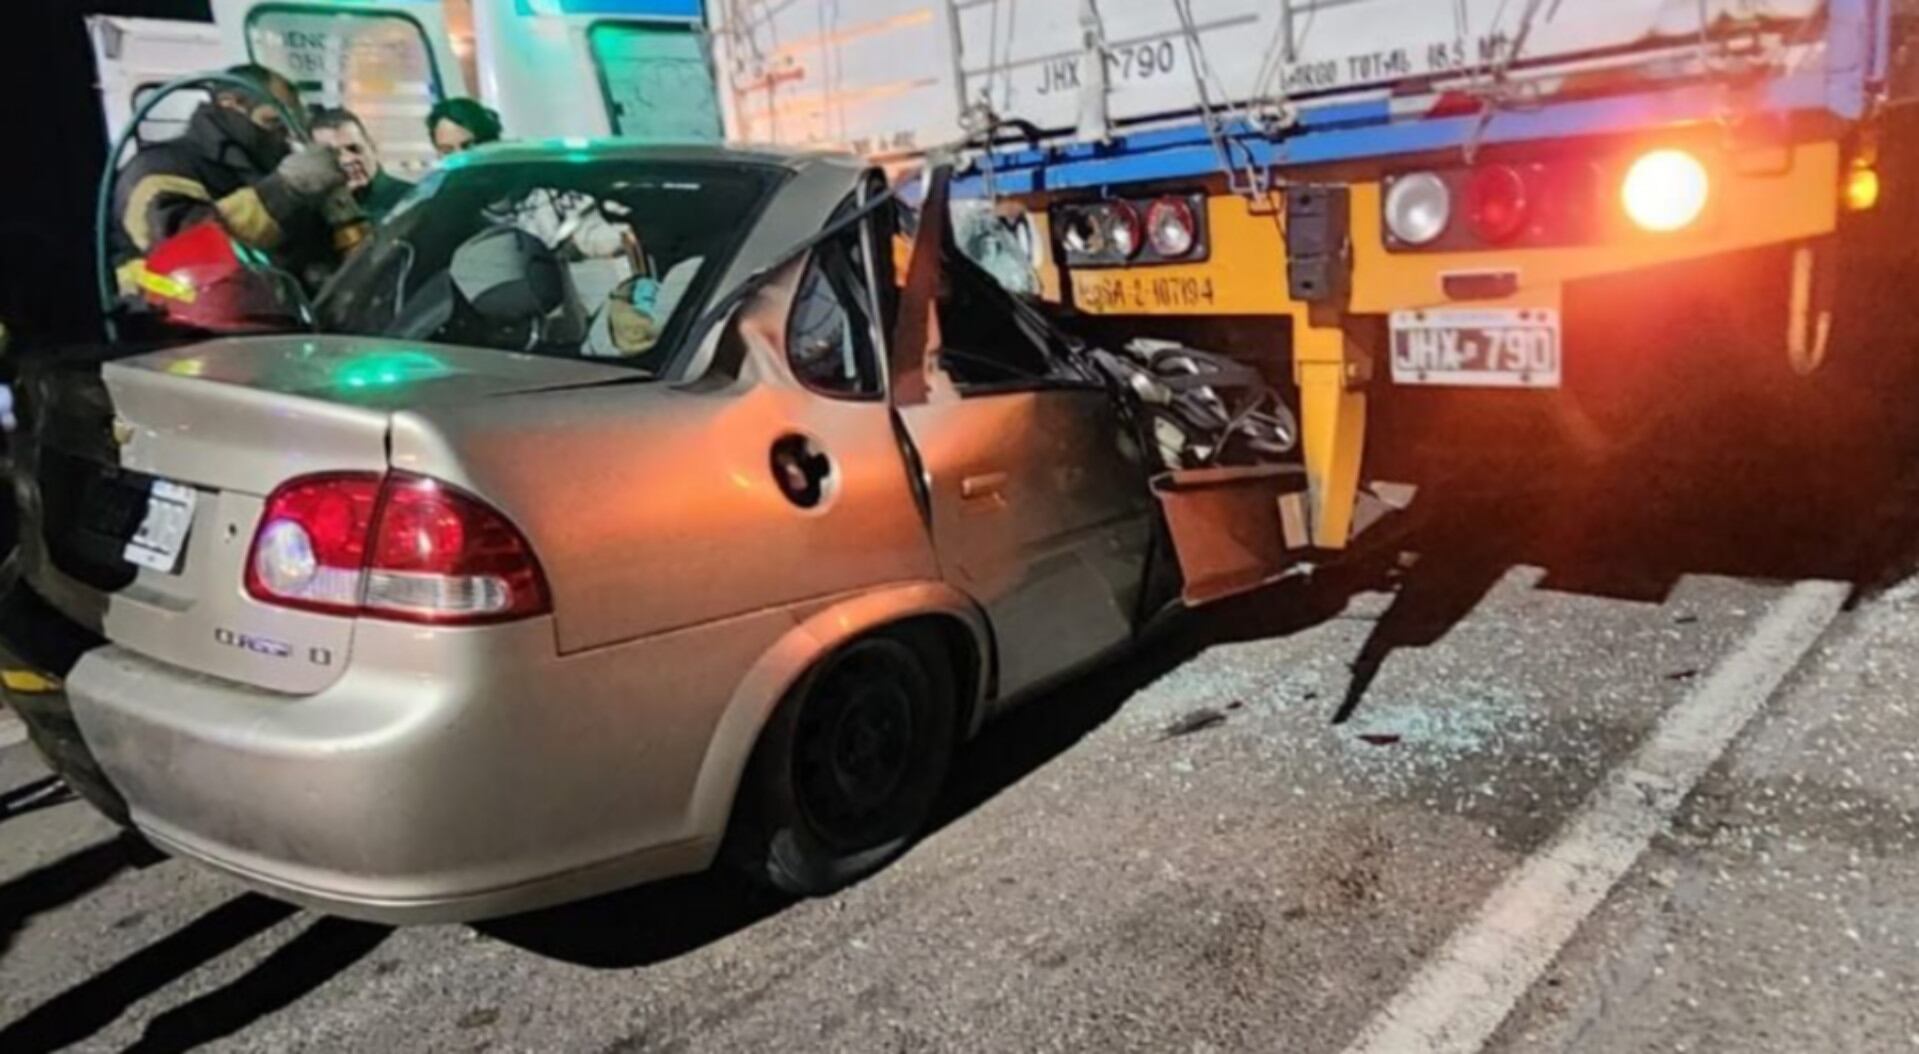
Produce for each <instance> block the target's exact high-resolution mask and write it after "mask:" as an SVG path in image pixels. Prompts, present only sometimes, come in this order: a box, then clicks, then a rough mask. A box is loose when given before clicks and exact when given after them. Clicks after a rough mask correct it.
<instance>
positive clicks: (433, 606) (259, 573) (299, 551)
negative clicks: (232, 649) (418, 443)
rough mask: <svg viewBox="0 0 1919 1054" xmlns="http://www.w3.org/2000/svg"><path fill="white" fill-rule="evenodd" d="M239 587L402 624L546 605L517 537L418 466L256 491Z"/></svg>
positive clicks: (274, 599) (539, 578) (531, 611)
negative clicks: (415, 471)
mask: <svg viewBox="0 0 1919 1054" xmlns="http://www.w3.org/2000/svg"><path fill="white" fill-rule="evenodd" d="M246 589H247V593H248V594H249V595H250V596H252V597H253V598H254V599H256V600H259V601H262V602H264V603H268V604H275V605H279V606H282V607H294V608H301V609H304V610H309V611H322V612H328V613H333V614H359V615H367V616H371V617H376V618H386V619H396V620H399V621H404V622H427V623H435V624H446V625H468V624H474V623H484V622H505V621H510V620H513V619H519V618H526V617H528V616H532V615H538V614H543V613H545V612H547V611H550V610H551V609H552V606H551V602H550V600H549V597H548V593H547V588H546V580H545V577H544V575H542V573H541V571H540V566H539V562H538V561H537V560H536V559H535V558H534V555H533V550H532V547H531V546H530V545H528V544H527V541H526V538H525V537H524V536H523V535H522V534H521V533H520V532H519V530H518V529H517V528H515V527H514V526H513V524H512V523H510V522H509V521H508V520H507V519H506V517H504V516H502V515H501V514H500V513H499V512H497V511H495V510H494V509H492V508H490V507H489V506H487V505H486V504H485V503H484V502H482V501H480V500H479V499H478V498H475V497H473V496H472V495H469V494H467V493H465V492H463V491H460V490H458V489H456V488H453V487H450V486H448V485H446V484H444V483H440V482H439V481H437V480H432V479H427V478H425V477H421V476H410V475H388V476H376V475H371V474H339V475H324V476H307V477H302V478H300V479H296V480H293V481H291V482H289V483H287V484H285V485H283V486H281V487H280V488H279V489H278V490H276V491H274V492H273V495H272V496H271V497H269V498H268V499H267V505H266V510H265V512H264V514H263V515H262V516H261V518H260V528H259V530H258V532H257V533H256V534H255V535H254V539H253V548H252V551H251V553H249V555H248V557H247V569H246Z"/></svg>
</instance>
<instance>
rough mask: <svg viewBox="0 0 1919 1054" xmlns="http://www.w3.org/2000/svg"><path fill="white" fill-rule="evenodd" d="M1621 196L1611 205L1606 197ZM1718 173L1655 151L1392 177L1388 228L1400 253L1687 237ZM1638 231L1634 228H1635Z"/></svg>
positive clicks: (1673, 151) (1385, 214) (1689, 158)
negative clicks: (1613, 233) (1628, 234)
mask: <svg viewBox="0 0 1919 1054" xmlns="http://www.w3.org/2000/svg"><path fill="white" fill-rule="evenodd" d="M1608 183H1611V185H1613V186H1614V187H1615V188H1616V194H1614V195H1613V197H1612V198H1611V200H1612V202H1613V204H1612V205H1611V206H1608V204H1607V201H1608V196H1607V194H1606V192H1604V191H1603V190H1602V189H1601V188H1602V187H1604V186H1606V185H1607V184H1608ZM1711 198H1712V174H1711V171H1710V170H1709V169H1708V168H1707V167H1706V164H1705V162H1704V161H1702V160H1700V158H1699V157H1698V156H1696V155H1695V154H1693V153H1691V152H1690V151H1686V150H1681V149H1677V148H1672V147H1662V148H1659V149H1654V150H1649V151H1646V152H1644V153H1641V154H1638V155H1636V156H1633V157H1630V158H1627V159H1625V160H1624V161H1623V163H1619V164H1616V165H1615V164H1604V165H1602V164H1596V163H1594V162H1592V161H1589V160H1577V159H1554V160H1549V161H1529V162H1514V163H1505V162H1493V163H1488V164H1483V165H1479V166H1477V167H1473V168H1458V169H1440V170H1433V171H1423V172H1406V173H1399V174H1395V175H1390V176H1387V177H1386V180H1385V186H1384V195H1383V198H1382V204H1381V212H1382V216H1381V221H1382V225H1383V226H1384V229H1385V238H1386V246H1387V248H1389V249H1392V250H1394V251H1397V252H1418V251H1429V252H1470V251H1473V250H1480V249H1491V248H1546V247H1551V246H1563V245H1578V244H1581V243H1585V242H1591V241H1596V240H1598V239H1599V238H1600V237H1602V236H1603V235H1604V234H1605V233H1606V232H1607V231H1608V230H1618V229H1621V228H1622V226H1623V227H1624V229H1627V230H1631V229H1635V228H1636V229H1638V230H1639V231H1642V232H1646V233H1652V234H1668V233H1672V232H1676V231H1682V230H1686V229H1687V228H1690V227H1692V226H1693V225H1694V224H1696V223H1698V222H1699V221H1700V219H1701V218H1702V217H1703V216H1704V215H1705V213H1706V209H1707V206H1708V204H1709V203H1710V201H1711ZM1627 225H1629V226H1627Z"/></svg>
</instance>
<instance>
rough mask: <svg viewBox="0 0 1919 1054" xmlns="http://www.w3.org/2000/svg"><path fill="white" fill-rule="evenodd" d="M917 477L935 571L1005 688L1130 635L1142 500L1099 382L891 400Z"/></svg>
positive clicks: (1143, 541) (1148, 527)
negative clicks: (968, 613)
mask: <svg viewBox="0 0 1919 1054" xmlns="http://www.w3.org/2000/svg"><path fill="white" fill-rule="evenodd" d="M900 412H901V417H902V420H903V421H904V422H905V425H906V429H907V432H908V434H909V435H910V436H911V438H912V441H913V444H914V446H915V448H916V450H917V452H918V455H919V459H920V462H921V466H922V469H923V471H924V473H925V476H926V478H927V481H928V484H929V493H930V501H931V511H932V533H933V543H934V547H935V550H936V551H937V553H938V557H939V561H940V567H941V571H942V573H943V574H944V575H945V577H946V578H947V580H948V581H950V582H951V583H952V584H953V585H955V586H956V587H958V588H960V589H962V590H964V591H965V592H966V593H967V594H968V595H969V596H972V597H973V598H974V599H975V600H976V601H978V602H979V603H980V605H981V606H982V607H983V608H984V609H985V610H986V612H987V615H988V617H989V619H990V620H991V623H992V626H993V631H994V635H995V638H996V641H997V648H998V654H999V660H1000V671H999V689H1000V692H1001V694H1003V695H1007V694H1012V693H1014V692H1018V691H1020V690H1021V689H1023V688H1026V687H1029V686H1031V685H1033V684H1035V683H1037V682H1039V681H1041V680H1044V679H1045V678H1047V677H1049V676H1052V675H1053V674H1056V673H1059V672H1061V671H1063V670H1066V669H1070V668H1071V667H1073V666H1076V665H1078V664H1080V663H1083V662H1085V661H1087V660H1089V659H1092V658H1095V657H1097V656H1098V655H1100V654H1101V653H1103V652H1105V651H1107V650H1109V649H1111V648H1113V647H1114V646H1116V645H1119V644H1121V643H1123V642H1125V641H1126V640H1127V639H1129V638H1130V636H1131V634H1132V630H1133V621H1134V616H1135V612H1136V610H1137V607H1138V602H1139V590H1140V587H1141V581H1142V577H1143V571H1144V561H1145V553H1146V550H1147V547H1148V544H1149V541H1150V538H1151V532H1152V521H1151V508H1150V506H1149V504H1148V501H1149V498H1148V491H1147V487H1146V482H1145V478H1144V476H1143V474H1142V472H1141V469H1140V465H1139V461H1138V456H1137V452H1136V450H1135V449H1133V447H1132V445H1131V444H1130V443H1129V442H1128V440H1127V438H1126V434H1125V432H1124V430H1123V429H1122V428H1121V427H1120V425H1119V421H1118V418H1117V415H1116V413H1115V412H1114V409H1113V405H1112V403H1111V397H1110V396H1109V395H1108V394H1107V393H1106V392H1105V391H1103V390H1099V389H1093V388H1085V389H1060V388H1051V389H1039V390H1030V391H1013V392H999V393H992V394H980V395H972V396H966V397H959V398H951V399H945V400H940V401H935V402H928V403H924V404H921V405H917V406H907V407H902V408H901V411H900Z"/></svg>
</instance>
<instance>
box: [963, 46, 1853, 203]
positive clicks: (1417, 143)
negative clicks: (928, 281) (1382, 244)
mask: <svg viewBox="0 0 1919 1054" xmlns="http://www.w3.org/2000/svg"><path fill="white" fill-rule="evenodd" d="M1829 87H1830V86H1829V85H1828V84H1827V77H1826V76H1825V75H1824V74H1823V73H1807V74H1798V75H1794V76H1791V77H1785V78H1781V79H1779V80H1777V81H1774V82H1772V83H1771V84H1770V85H1768V86H1767V88H1766V89H1765V91H1764V94H1763V96H1762V97H1761V98H1762V99H1763V101H1762V102H1761V103H1760V104H1759V108H1761V109H1765V110H1774V111H1800V110H1820V109H1826V108H1827V106H1826V104H1827V102H1828V92H1829ZM1725 103H1726V92H1725V90H1724V89H1723V88H1721V87H1719V86H1717V85H1695V86H1692V87H1688V88H1683V89H1676V90H1673V91H1668V92H1657V93H1648V94H1640V95H1625V96H1614V97H1609V98H1602V99H1589V100H1581V101H1577V102H1565V103H1555V104H1550V105H1546V106H1540V107H1536V108H1532V109H1525V110H1501V111H1499V112H1497V113H1495V114H1494V115H1493V116H1492V117H1491V119H1490V120H1486V121H1485V122H1484V126H1483V128H1482V124H1481V121H1482V118H1481V117H1480V115H1478V114H1469V115H1465V116H1459V117H1439V118H1426V119H1423V120H1407V121H1399V122H1392V121H1385V122H1381V123H1375V124H1371V125H1365V124H1352V125H1345V126H1340V125H1335V126H1332V127H1326V128H1322V129H1319V130H1313V129H1312V128H1311V127H1307V128H1305V129H1303V130H1295V131H1294V132H1293V133H1291V134H1290V135H1289V136H1288V137H1287V138H1285V139H1282V140H1279V141H1276V142H1275V141H1270V140H1267V139H1264V138H1257V137H1251V136H1246V135H1243V134H1242V135H1236V136H1234V137H1233V139H1232V142H1233V146H1232V156H1233V158H1234V161H1235V163H1236V164H1238V165H1252V166H1254V167H1258V168H1281V167H1290V166H1299V165H1314V164H1326V163H1330V162H1335V161H1354V160H1366V159H1376V158H1381V157H1392V156H1396V155H1403V154H1419V153H1425V152H1429V151H1438V150H1449V149H1460V148H1463V147H1464V146H1465V145H1466V144H1467V143H1468V142H1471V141H1473V140H1474V139H1475V133H1478V134H1477V137H1476V138H1477V140H1478V142H1480V143H1482V144H1492V143H1516V142H1528V141H1536V140H1542V139H1563V138H1571V137H1577V136H1588V135H1607V134H1617V133H1621V132H1632V131H1640V130H1645V129H1649V128H1661V127H1671V126H1675V125H1682V124H1689V123H1695V122H1699V121H1706V120H1713V119H1716V118H1718V117H1719V116H1721V115H1722V114H1723V113H1724V111H1725ZM1386 108H1387V104H1386V103H1385V102H1384V101H1382V102H1380V103H1379V104H1378V109H1379V111H1380V112H1381V113H1382V114H1383V113H1384V112H1385V111H1386ZM1179 132H1180V134H1170V133H1169V134H1164V135H1162V136H1160V137H1159V138H1158V140H1157V141H1158V142H1160V143H1162V144H1164V145H1162V146H1161V147H1159V148H1158V149H1152V150H1142V149H1140V148H1139V147H1138V145H1137V143H1138V141H1139V140H1138V138H1137V137H1135V138H1129V139H1122V140H1117V141H1115V142H1114V143H1112V144H1108V145H1104V146H1098V145H1077V144H1076V145H1074V146H1072V147H1068V148H1066V149H1063V150H1060V151H1058V152H1057V153H1054V154H1052V155H1049V156H1048V159H1047V160H1044V161H1040V160H1039V155H1036V154H1034V153H1032V152H1026V153H1024V154H1022V155H1019V159H1018V160H1015V158H1013V157H1008V156H1004V155H1001V156H1000V157H998V158H997V159H996V162H995V164H994V182H995V185H996V186H997V188H998V189H999V192H1000V193H1003V194H1028V193H1035V192H1038V191H1045V190H1085V189H1090V188H1095V187H1103V186H1115V185H1122V184H1128V183H1146V182H1159V181H1165V180H1178V179H1193V178H1199V177H1204V176H1211V175H1216V174H1218V172H1219V171H1220V162H1219V155H1218V153H1217V152H1216V151H1215V150H1214V148H1213V145H1212V143H1211V141H1210V140H1209V139H1208V138H1207V136H1206V132H1205V129H1204V127H1203V126H1199V125H1193V126H1189V127H1186V128H1183V129H1181V130H1179ZM1019 161H1025V164H1020V163H1019ZM1035 162H1038V163H1035ZM979 179H980V177H979V175H978V173H977V172H975V173H973V174H972V175H971V176H970V178H969V179H968V180H967V181H966V183H965V189H967V190H971V191H974V192H977V191H978V189H979V188H978V187H977V186H976V185H975V184H977V183H978V182H979Z"/></svg>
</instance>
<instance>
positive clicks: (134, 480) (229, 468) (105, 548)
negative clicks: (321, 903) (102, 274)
mask: <svg viewBox="0 0 1919 1054" xmlns="http://www.w3.org/2000/svg"><path fill="white" fill-rule="evenodd" d="M632 376H633V375H632V374H631V373H630V372H629V371H626V370H623V369H621V368H619V367H614V366H606V365H601V364H592V363H580V362H573V361H563V360H553V359H540V358H534V357H531V356H519V355H510V354H504V353H500V352H492V351H484V350H478V349H457V348H443V347H433V346H422V345H406V346H400V345H395V344H392V343H390V342H384V341H370V340H361V339H355V338H338V337H333V338H326V337H275V338H256V339H251V340H234V341H216V342H213V343H210V344H201V345H193V346H190V347H186V348H181V349H175V350H171V351H165V352H157V353H153V354H148V355H142V356H137V357H134V358H129V359H123V360H119V361H113V362H108V363H106V364H104V365H100V366H88V367H77V368H75V367H69V368H55V369H50V370H43V371H39V372H37V373H36V374H35V375H34V376H33V377H31V378H30V379H29V380H28V386H29V387H28V401H29V406H30V408H31V411H32V413H33V425H32V432H31V437H30V439H29V441H28V442H26V443H24V444H23V449H22V451H21V461H22V467H23V469H25V472H24V476H25V479H26V489H27V498H28V500H27V503H26V504H27V509H28V517H29V521H30V523H29V529H28V530H26V531H25V532H23V534H24V537H23V556H24V557H25V568H26V571H27V574H28V576H29V578H30V579H31V581H32V582H33V583H34V584H35V586H36V587H37V588H38V589H39V591H40V592H41V593H42V594H43V595H44V596H45V597H46V598H47V599H48V600H49V601H50V602H51V603H53V604H54V606H55V607H57V608H59V609H60V610H61V611H62V612H63V613H65V614H66V615H67V616H68V617H70V618H73V619H75V620H76V621H78V622H80V623H82V624H83V625H86V626H88V627H89V628H91V629H93V630H94V631H95V632H98V633H100V634H101V635H102V636H104V637H106V638H107V639H108V640H111V641H113V642H114V643H116V644H119V645H121V646H123V647H126V648H129V649H131V650H133V651H136V652H139V653H141V654H143V655H146V656H148V657H150V658H153V659H156V660H159V661H161V662H165V663H169V664H172V665H175V666H179V667H183V668H185V669H188V670H192V671H195V672H197V673H201V674H206V675H211V676H215V677H221V678H225V679H228V680H233V681H239V682H242V683H246V684H250V685H254V686H257V687H261V688H265V689H269V690H273V691H280V692H287V693H295V694H306V693H312V692H317V691H320V690H321V689H323V688H325V687H326V686H327V685H329V684H331V683H332V682H333V680H334V679H335V678H337V677H338V676H339V675H340V673H341V672H342V671H343V670H344V668H345V663H346V661H347V659H348V657H349V655H350V653H351V649H352V642H353V633H354V627H355V621H356V620H354V619H352V618H345V617H340V616H337V615H325V614H315V613H311V612H305V611H297V610H293V609H289V608H282V607H276V606H273V605H268V604H263V603H260V602H259V601H256V600H254V599H253V598H251V597H250V596H248V595H247V594H246V592H245V589H244V588H243V581H244V570H245V563H246V559H247V555H248V552H249V550H250V547H251V543H252V539H253V535H254V533H255V531H256V529H257V527H258V525H259V519H260V516H261V512H262V510H263V508H264V506H265V501H266V497H267V495H268V494H270V493H271V492H272V491H273V490H274V488H276V487H278V486H279V485H280V484H282V483H284V482H286V481H287V480H289V479H293V478H295V477H298V476H303V475H309V474H313V473H322V472H366V473H381V472H384V471H386V469H387V467H388V449H387V447H388V432H389V429H390V425H391V417H392V415H393V414H394V413H395V412H398V411H401V410H406V409H412V408H415V407H419V406H423V405H430V404H434V403H440V402H446V401H454V400H473V399H483V398H489V397H494V396H501V395H508V394H512V393H514V392H522V391H530V390H539V389H542V388H550V387H555V386H560V385H568V384H579V383H595V382H597V381H599V380H606V379H615V378H630V377H632ZM168 518H171V519H173V520H175V521H177V522H176V523H174V524H172V525H168V524H166V523H164V522H160V521H163V520H166V519H168ZM35 527H37V529H34V528H35Z"/></svg>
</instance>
